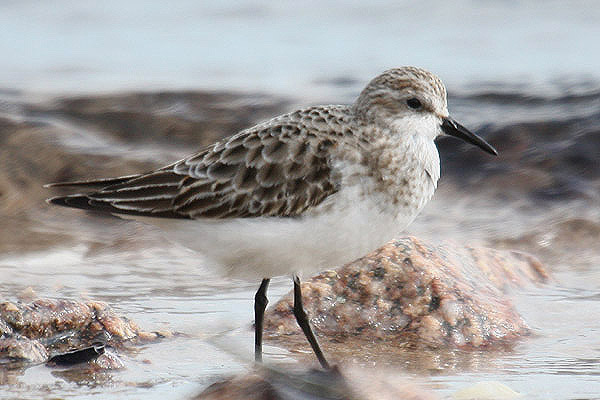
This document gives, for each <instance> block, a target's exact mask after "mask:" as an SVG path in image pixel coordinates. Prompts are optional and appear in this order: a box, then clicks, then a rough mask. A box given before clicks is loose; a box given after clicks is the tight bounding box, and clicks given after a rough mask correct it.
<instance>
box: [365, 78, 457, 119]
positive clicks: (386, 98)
mask: <svg viewBox="0 0 600 400" xmlns="http://www.w3.org/2000/svg"><path fill="white" fill-rule="evenodd" d="M409 99H418V100H419V102H420V103H421V104H422V109H423V110H424V111H430V112H433V113H436V114H440V115H447V113H448V111H447V101H446V87H445V86H444V84H443V83H442V81H441V80H440V78H438V77H437V76H435V75H434V74H432V73H431V72H429V71H426V70H424V69H421V68H416V67H400V68H393V69H390V70H387V71H385V72H384V73H382V74H381V75H379V76H377V77H375V78H374V79H373V80H372V81H371V82H369V84H368V85H367V86H366V87H365V88H364V89H363V91H362V92H361V94H360V95H359V96H358V98H357V99H356V102H355V103H354V110H355V113H356V114H357V115H359V116H361V117H363V118H366V119H367V120H369V121H373V120H376V119H378V118H379V117H384V118H386V117H394V116H399V115H403V114H404V113H406V112H408V111H410V110H409V108H410V107H409V106H407V100H409Z"/></svg>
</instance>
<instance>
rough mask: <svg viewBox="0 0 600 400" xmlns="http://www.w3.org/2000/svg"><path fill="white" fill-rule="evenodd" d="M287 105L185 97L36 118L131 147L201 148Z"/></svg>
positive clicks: (232, 96) (83, 106) (213, 95)
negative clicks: (57, 120)
mask: <svg viewBox="0 0 600 400" xmlns="http://www.w3.org/2000/svg"><path fill="white" fill-rule="evenodd" d="M287 103H288V101H284V100H283V99H278V98H274V97H270V96H265V95H259V94H252V95H250V94H238V93H229V92H217V91H206V92H190V91H182V92H155V93H127V94H115V95H106V96H96V97H74V98H63V99H57V100H55V101H53V102H52V103H49V104H47V105H43V106H41V107H39V108H38V109H36V112H37V113H44V114H49V115H52V114H57V115H60V116H63V117H68V118H70V119H72V120H74V121H77V122H80V123H84V124H86V125H88V126H90V127H93V128H94V129H101V130H102V131H104V132H105V133H106V134H107V135H110V136H112V137H115V138H118V139H120V140H123V141H125V142H127V143H135V142H142V143H149V142H154V143H164V144H169V145H172V144H174V143H178V144H180V145H186V146H193V147H197V148H200V147H202V146H206V145H208V144H211V143H213V142H214V141H216V140H218V139H220V138H222V137H223V136H227V135H231V134H234V133H236V132H238V131H240V130H242V129H245V128H248V127H249V126H252V125H254V124H255V123H256V122H257V121H260V120H264V119H268V118H271V117H273V116H275V115H277V114H279V113H280V112H281V110H282V109H283V108H284V107H285V105H286V104H287Z"/></svg>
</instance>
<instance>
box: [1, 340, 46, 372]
mask: <svg viewBox="0 0 600 400" xmlns="http://www.w3.org/2000/svg"><path fill="white" fill-rule="evenodd" d="M47 359H48V352H47V351H46V348H45V347H44V345H43V344H42V343H40V341H39V340H32V339H29V338H27V337H24V336H11V337H7V338H2V337H0V365H2V364H7V363H9V362H20V363H31V364H39V363H43V362H46V360H47Z"/></svg>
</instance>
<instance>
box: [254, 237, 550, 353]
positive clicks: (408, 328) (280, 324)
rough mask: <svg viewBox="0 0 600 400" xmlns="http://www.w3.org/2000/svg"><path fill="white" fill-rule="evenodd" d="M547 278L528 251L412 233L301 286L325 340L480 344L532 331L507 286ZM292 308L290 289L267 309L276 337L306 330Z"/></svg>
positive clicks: (269, 327) (282, 338)
mask: <svg viewBox="0 0 600 400" xmlns="http://www.w3.org/2000/svg"><path fill="white" fill-rule="evenodd" d="M548 279H549V276H548V272H547V271H546V269H545V268H544V267H543V266H542V265H541V264H540V263H539V261H537V260H536V259H535V258H534V257H532V256H529V255H527V254H524V253H520V252H511V251H496V250H492V249H485V248H469V247H466V248H461V247H459V246H452V245H441V246H432V245H430V244H427V243H424V242H422V241H420V240H418V239H416V238H414V237H406V238H400V239H397V240H394V241H392V242H390V243H388V244H387V245H385V246H383V247H382V248H380V249H379V250H377V251H375V252H373V253H371V254H369V255H367V256H365V257H363V258H361V259H359V260H357V261H355V262H352V263H350V264H347V265H345V266H343V267H341V268H339V269H337V270H335V271H328V272H324V273H322V274H320V275H318V276H316V277H313V278H312V279H310V280H308V281H306V282H304V283H303V285H302V290H303V296H304V306H305V309H306V311H307V313H308V315H309V316H310V317H311V322H312V324H313V327H314V329H315V330H316V332H317V333H318V334H319V336H320V338H321V340H322V341H329V342H337V343H342V344H344V345H346V346H352V348H356V347H355V345H356V344H357V343H360V342H361V341H367V342H372V341H380V342H385V343H389V344H390V345H393V346H409V347H428V348H463V349H474V348H481V347H486V346H487V347H489V346H493V345H499V344H510V343H511V342H513V341H515V340H516V339H518V338H520V337H522V336H526V335H528V334H529V333H530V330H529V328H528V326H527V324H526V323H525V321H524V320H523V319H522V318H521V316H520V315H519V314H518V312H517V311H516V310H515V308H514V306H513V304H512V303H511V301H510V300H509V299H508V297H507V296H506V292H507V291H508V290H509V289H510V288H514V287H521V286H525V285H529V284H535V283H543V282H546V281H547V280H548ZM291 310H292V296H291V294H289V295H287V296H286V297H284V298H283V299H282V300H281V301H279V302H278V303H277V304H276V305H275V306H274V307H272V308H271V309H269V311H268V313H267V315H266V325H265V329H266V332H267V335H268V337H269V338H270V339H271V340H278V341H286V340H288V338H290V337H297V336H300V335H301V333H300V330H299V328H298V327H297V325H296V321H295V319H294V317H293V315H292V312H291Z"/></svg>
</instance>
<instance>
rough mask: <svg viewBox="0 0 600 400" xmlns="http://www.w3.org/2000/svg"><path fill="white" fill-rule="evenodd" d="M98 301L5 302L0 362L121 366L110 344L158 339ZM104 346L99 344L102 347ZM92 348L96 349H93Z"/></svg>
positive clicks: (1, 313)
mask: <svg viewBox="0 0 600 400" xmlns="http://www.w3.org/2000/svg"><path fill="white" fill-rule="evenodd" d="M158 337H159V336H158V335H157V334H153V333H149V332H143V331H141V330H140V328H139V327H138V326H137V325H136V324H135V323H133V322H132V321H130V320H128V319H126V318H122V317H119V316H117V315H116V314H115V312H114V311H113V310H112V309H111V308H110V307H108V305H106V304H105V303H101V302H97V301H87V302H77V301H74V300H53V299H38V300H35V301H33V302H31V303H27V304H26V303H20V302H17V303H13V302H3V303H0V362H4V363H7V362H20V363H41V362H46V361H51V362H52V364H53V365H56V364H62V365H65V364H76V363H78V362H87V361H90V362H91V364H92V365H95V366H96V367H97V368H119V367H121V366H122V362H121V361H120V360H119V359H118V357H117V356H116V355H115V354H113V353H111V352H105V351H104V347H105V346H111V347H113V348H123V347H124V346H125V345H127V344H133V343H136V342H140V341H148V340H154V339H157V338H158ZM98 349H100V350H101V351H100V350H98ZM91 350H93V351H94V352H93V354H92V352H91Z"/></svg>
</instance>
